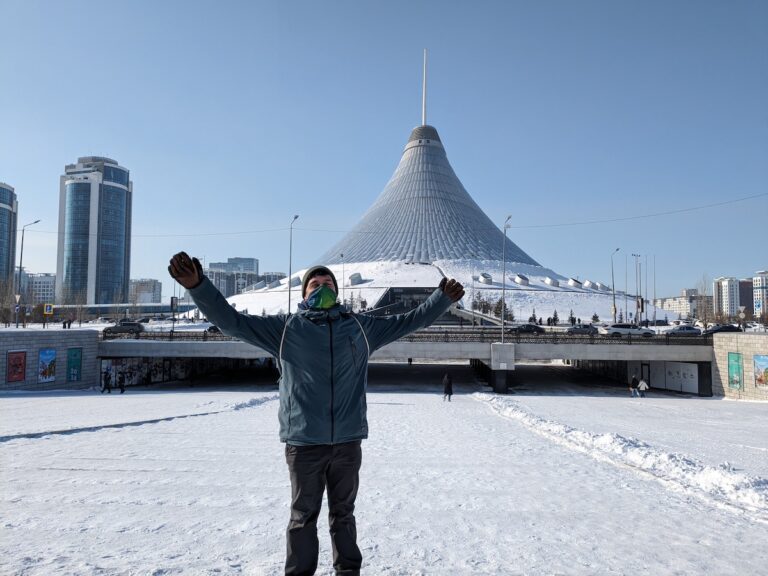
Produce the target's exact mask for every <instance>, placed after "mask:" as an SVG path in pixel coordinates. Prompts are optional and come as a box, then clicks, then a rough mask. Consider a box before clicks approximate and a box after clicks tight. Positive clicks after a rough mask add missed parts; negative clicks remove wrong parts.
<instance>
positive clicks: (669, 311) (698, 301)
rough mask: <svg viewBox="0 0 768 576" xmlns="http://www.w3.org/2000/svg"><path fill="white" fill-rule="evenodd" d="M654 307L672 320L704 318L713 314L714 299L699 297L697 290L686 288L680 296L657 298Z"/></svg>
mask: <svg viewBox="0 0 768 576" xmlns="http://www.w3.org/2000/svg"><path fill="white" fill-rule="evenodd" d="M653 305H654V306H655V307H656V308H657V309H659V310H662V311H663V312H664V313H666V315H668V316H671V317H672V319H676V318H682V319H684V320H687V319H693V318H702V317H704V316H707V315H708V314H711V312H712V298H711V297H710V296H699V291H698V290H697V289H696V288H685V289H684V290H682V292H681V295H680V296H675V297H672V298H657V299H656V300H654V301H653Z"/></svg>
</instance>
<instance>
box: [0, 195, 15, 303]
mask: <svg viewBox="0 0 768 576" xmlns="http://www.w3.org/2000/svg"><path fill="white" fill-rule="evenodd" d="M17 214H18V202H17V201H16V193H15V192H14V191H13V187H11V186H8V184H4V183H3V182H0V290H2V289H4V288H12V287H13V278H14V276H13V273H14V267H15V266H16V227H17V222H16V217H17Z"/></svg>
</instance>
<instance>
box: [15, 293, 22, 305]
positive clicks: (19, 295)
mask: <svg viewBox="0 0 768 576" xmlns="http://www.w3.org/2000/svg"><path fill="white" fill-rule="evenodd" d="M19 300H21V294H16V304H18V303H19Z"/></svg>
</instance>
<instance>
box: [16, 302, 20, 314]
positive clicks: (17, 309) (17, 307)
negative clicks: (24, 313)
mask: <svg viewBox="0 0 768 576" xmlns="http://www.w3.org/2000/svg"><path fill="white" fill-rule="evenodd" d="M19 308H20V306H19V305H18V304H16V314H18V313H19Z"/></svg>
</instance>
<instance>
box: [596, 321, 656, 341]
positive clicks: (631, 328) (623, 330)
mask: <svg viewBox="0 0 768 576" xmlns="http://www.w3.org/2000/svg"><path fill="white" fill-rule="evenodd" d="M599 332H600V334H603V335H605V336H611V337H614V338H620V337H621V336H643V337H645V338H650V337H651V336H653V335H654V334H655V332H654V331H653V330H651V329H650V328H643V327H641V326H638V325H636V324H609V325H608V326H601V327H600V328H599Z"/></svg>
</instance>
